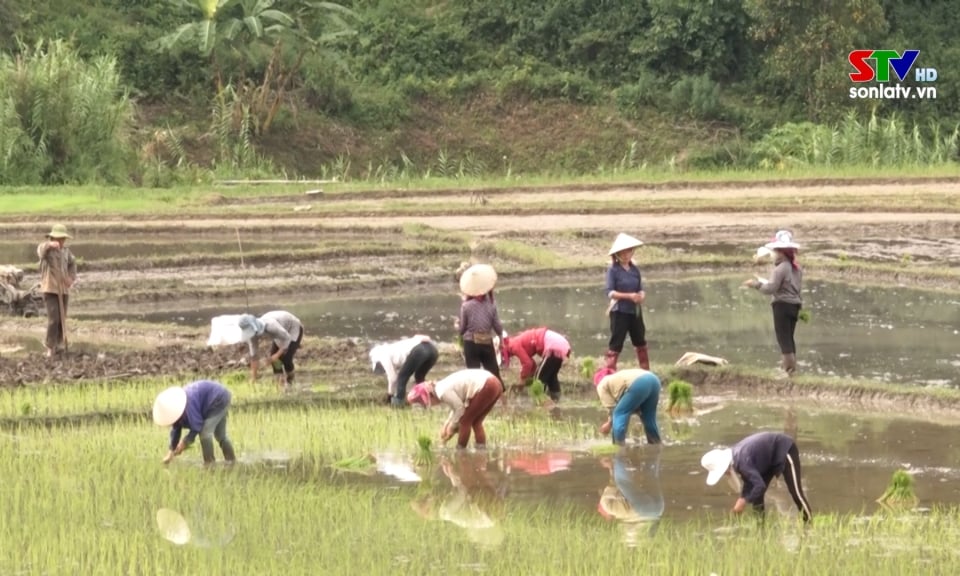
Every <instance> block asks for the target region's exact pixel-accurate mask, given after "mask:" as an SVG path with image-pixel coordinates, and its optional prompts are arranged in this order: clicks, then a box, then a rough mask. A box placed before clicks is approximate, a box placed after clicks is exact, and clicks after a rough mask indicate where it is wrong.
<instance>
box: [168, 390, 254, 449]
mask: <svg viewBox="0 0 960 576" xmlns="http://www.w3.org/2000/svg"><path fill="white" fill-rule="evenodd" d="M231 396H232V395H231V394H230V390H228V389H227V388H226V387H225V386H224V385H223V384H220V383H219V382H214V381H213V380H198V381H196V382H191V383H190V384H187V385H186V386H183V387H180V386H174V387H172V388H167V389H166V390H164V391H163V392H161V393H160V394H158V395H157V398H156V400H154V403H153V421H154V422H155V423H156V424H157V425H158V426H171V429H170V451H169V452H167V455H166V457H165V458H164V459H163V463H164V464H166V463H168V462H170V461H171V460H173V457H174V456H178V455H180V454H181V453H183V451H184V450H186V449H187V448H188V447H189V446H190V445H191V444H192V443H193V441H194V440H195V439H196V437H197V436H200V449H201V451H202V452H203V462H204V464H212V463H213V462H214V461H215V460H216V458H215V457H214V454H213V440H214V439H216V440H217V443H218V444H219V445H220V450H222V451H223V458H224V460H226V461H227V462H234V461H236V459H237V457H236V454H234V452H233V444H232V443H231V442H230V439H229V438H228V437H227V412H228V411H229V409H230V400H231ZM184 428H186V429H187V430H189V433H188V434H187V435H186V436H184V437H182V438H181V435H182V433H183V429H184Z"/></svg>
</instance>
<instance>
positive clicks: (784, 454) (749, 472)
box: [700, 432, 812, 522]
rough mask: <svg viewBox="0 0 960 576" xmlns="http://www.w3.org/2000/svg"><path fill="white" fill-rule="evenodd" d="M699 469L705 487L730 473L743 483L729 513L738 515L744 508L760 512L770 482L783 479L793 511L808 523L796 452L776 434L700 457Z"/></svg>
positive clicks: (786, 439)
mask: <svg viewBox="0 0 960 576" xmlns="http://www.w3.org/2000/svg"><path fill="white" fill-rule="evenodd" d="M700 465H701V466H703V467H704V468H706V469H707V472H709V473H708V474H707V486H713V485H714V484H716V483H717V482H719V481H720V478H722V477H723V475H724V474H725V473H726V472H727V470H729V471H730V475H731V477H732V478H733V479H734V481H736V479H737V478H736V476H734V474H736V475H738V476H739V477H740V478H741V479H742V480H743V488H742V489H741V491H740V497H739V498H737V502H736V503H735V504H734V505H733V512H734V513H736V514H739V513H741V512H743V511H744V509H745V508H746V507H747V504H752V505H753V508H754V510H756V511H757V512H761V513H762V512H763V510H764V507H763V497H764V495H765V494H766V493H767V488H768V487H769V486H770V482H771V481H772V480H773V479H774V478H775V477H776V476H781V475H782V476H783V481H784V483H786V485H787V490H788V491H789V492H790V496H791V497H792V498H793V502H794V504H796V505H797V510H799V511H800V514H801V515H802V516H803V521H804V522H810V518H811V516H812V513H811V512H810V505H809V504H808V503H807V497H806V496H805V495H804V493H803V486H802V485H801V484H800V451H799V450H798V449H797V444H796V442H794V441H793V438H791V437H789V436H787V435H786V434H782V433H780V432H758V433H757V434H753V435H751V436H747V437H746V438H744V439H743V440H741V441H740V442H738V443H737V444H736V445H734V447H733V448H718V449H716V450H711V451H709V452H707V453H706V454H704V455H703V458H702V459H701V460H700Z"/></svg>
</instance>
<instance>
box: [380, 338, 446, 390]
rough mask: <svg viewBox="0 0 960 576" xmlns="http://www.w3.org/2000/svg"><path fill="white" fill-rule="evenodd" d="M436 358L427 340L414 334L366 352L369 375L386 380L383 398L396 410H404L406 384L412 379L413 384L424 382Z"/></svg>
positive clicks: (433, 348) (435, 353) (437, 352)
mask: <svg viewBox="0 0 960 576" xmlns="http://www.w3.org/2000/svg"><path fill="white" fill-rule="evenodd" d="M439 356H440V354H439V351H438V350H437V346H436V345H435V344H434V343H433V342H432V341H431V340H430V337H429V336H424V335H422V334H417V335H415V336H412V337H410V338H404V339H403V340H398V341H396V342H389V343H386V344H379V345H377V346H374V347H373V349H372V350H370V362H371V363H372V364H373V371H374V372H379V371H381V370H382V371H383V373H384V374H386V376H387V398H388V401H389V402H390V403H391V404H392V405H393V406H397V407H401V406H406V403H407V382H409V381H410V377H411V376H413V378H414V384H420V383H421V382H423V381H424V380H426V379H427V374H428V373H429V372H430V369H431V368H433V366H434V364H436V363H437V358H439Z"/></svg>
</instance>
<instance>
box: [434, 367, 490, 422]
mask: <svg viewBox="0 0 960 576" xmlns="http://www.w3.org/2000/svg"><path fill="white" fill-rule="evenodd" d="M490 378H496V376H494V375H493V374H492V373H490V372H488V371H486V370H483V369H482V368H468V369H466V370H458V371H456V372H454V373H453V374H451V375H449V376H447V377H446V378H444V379H443V380H440V381H439V382H437V383H436V385H435V386H434V394H436V395H437V398H439V399H440V400H441V401H442V402H443V403H444V404H446V405H447V406H448V407H449V408H450V416H448V417H447V422H446V425H447V426H451V427H453V426H456V425H457V424H459V423H460V419H461V418H462V417H463V412H464V411H465V410H466V409H467V404H469V403H470V399H471V398H473V397H474V396H476V395H477V392H479V391H480V390H481V389H482V388H483V385H484V384H486V383H487V380H489V379H490Z"/></svg>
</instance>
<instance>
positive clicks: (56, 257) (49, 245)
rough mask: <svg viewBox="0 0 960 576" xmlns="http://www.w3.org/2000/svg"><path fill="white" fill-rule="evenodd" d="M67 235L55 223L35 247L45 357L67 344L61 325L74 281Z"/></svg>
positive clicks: (71, 256)
mask: <svg viewBox="0 0 960 576" xmlns="http://www.w3.org/2000/svg"><path fill="white" fill-rule="evenodd" d="M70 237H71V236H70V234H68V233H67V227H66V226H64V225H63V224H55V225H54V226H53V228H52V229H51V230H50V232H49V233H48V234H47V239H46V240H45V241H43V242H41V243H40V245H39V246H37V257H39V258H40V291H41V292H42V293H43V304H44V306H45V308H46V310H47V337H46V340H45V342H44V347H45V348H46V351H47V357H50V356H53V355H54V354H55V353H57V352H59V351H61V350H63V349H64V348H65V347H66V335H65V333H64V327H65V325H66V321H67V307H68V303H69V300H70V288H72V287H73V285H74V283H75V282H76V281H77V260H76V258H74V257H73V254H72V253H71V252H70V249H69V248H67V246H66V242H67V239H68V238H70ZM61 305H62V306H61Z"/></svg>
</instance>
